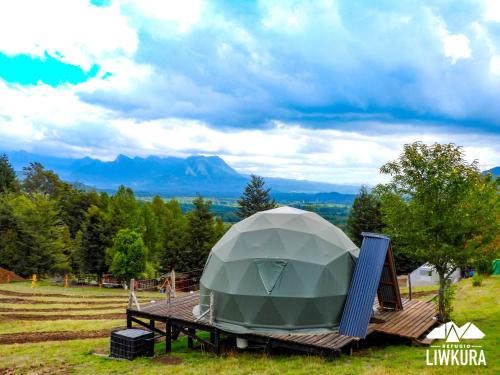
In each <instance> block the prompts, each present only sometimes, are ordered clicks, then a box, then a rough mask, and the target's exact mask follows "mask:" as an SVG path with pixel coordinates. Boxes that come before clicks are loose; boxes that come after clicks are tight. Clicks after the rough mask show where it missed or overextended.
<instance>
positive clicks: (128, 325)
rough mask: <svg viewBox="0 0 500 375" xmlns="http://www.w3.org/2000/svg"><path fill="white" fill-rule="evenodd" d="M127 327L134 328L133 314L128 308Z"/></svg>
mask: <svg viewBox="0 0 500 375" xmlns="http://www.w3.org/2000/svg"><path fill="white" fill-rule="evenodd" d="M127 328H132V315H131V314H130V311H128V310H127Z"/></svg>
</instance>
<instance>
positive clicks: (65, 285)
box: [64, 274, 69, 288]
mask: <svg viewBox="0 0 500 375" xmlns="http://www.w3.org/2000/svg"><path fill="white" fill-rule="evenodd" d="M68 281H69V280H68V274H66V275H64V287H65V288H67V287H68V286H69V285H68Z"/></svg>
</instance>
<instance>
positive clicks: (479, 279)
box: [472, 273, 484, 286]
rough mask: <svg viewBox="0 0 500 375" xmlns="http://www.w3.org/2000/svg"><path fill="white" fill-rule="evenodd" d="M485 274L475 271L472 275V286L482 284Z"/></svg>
mask: <svg viewBox="0 0 500 375" xmlns="http://www.w3.org/2000/svg"><path fill="white" fill-rule="evenodd" d="M483 280H484V276H483V275H480V274H478V273H475V274H474V276H472V286H481V285H482V284H483Z"/></svg>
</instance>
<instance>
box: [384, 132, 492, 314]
mask: <svg viewBox="0 0 500 375" xmlns="http://www.w3.org/2000/svg"><path fill="white" fill-rule="evenodd" d="M380 170H381V173H383V174H388V175H390V176H391V177H392V179H391V181H390V182H389V183H387V184H384V185H380V186H378V187H377V193H378V194H379V195H380V197H381V201H382V206H381V207H382V218H383V222H384V225H385V231H386V233H388V234H389V235H391V236H392V238H393V239H394V240H395V241H397V243H398V246H399V247H400V248H401V250H402V251H404V252H405V253H406V254H407V255H408V256H409V257H411V258H412V259H414V260H419V261H421V262H429V263H431V264H432V265H433V266H434V267H435V269H436V271H437V273H438V275H439V301H438V317H439V320H441V321H444V320H447V319H449V316H448V315H449V314H448V308H447V306H446V305H445V292H446V289H447V288H448V286H449V281H448V280H449V276H450V275H451V273H452V272H453V271H455V269H456V268H457V267H460V266H464V265H466V264H467V263H469V262H470V261H471V259H472V258H473V251H472V249H471V247H470V246H467V245H468V243H469V241H470V240H472V239H473V238H474V237H475V236H477V235H478V234H479V233H481V232H482V228H481V227H480V226H478V225H477V223H476V220H477V219H478V218H480V217H483V216H484V215H489V216H490V217H492V218H494V217H496V216H495V215H492V214H491V210H492V209H497V210H498V199H495V202H496V203H495V205H494V206H493V207H489V208H488V207H482V209H484V210H486V211H487V212H483V213H481V215H480V216H479V215H478V211H477V209H476V207H475V206H476V204H477V203H478V201H479V200H480V199H479V197H478V191H479V190H481V189H482V187H484V184H485V182H484V179H483V177H482V176H481V174H480V172H479V169H478V166H477V162H476V161H474V162H472V163H469V162H467V161H466V160H465V159H464V155H463V152H462V149H461V148H460V147H457V146H455V145H453V144H444V145H442V144H437V143H436V144H433V145H430V146H428V145H425V144H423V143H421V142H415V143H413V144H408V145H405V146H404V152H403V154H402V155H401V156H400V157H399V158H398V159H397V160H395V161H392V162H389V163H387V164H385V165H384V166H382V167H381V169H380ZM490 194H497V193H496V192H495V191H493V190H492V191H491V193H490Z"/></svg>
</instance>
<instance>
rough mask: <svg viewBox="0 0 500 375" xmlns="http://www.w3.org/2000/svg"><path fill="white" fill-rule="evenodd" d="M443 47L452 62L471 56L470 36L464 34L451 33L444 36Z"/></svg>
mask: <svg viewBox="0 0 500 375" xmlns="http://www.w3.org/2000/svg"><path fill="white" fill-rule="evenodd" d="M443 49H444V54H445V56H446V57H449V58H450V59H451V61H452V64H455V63H456V62H457V61H458V60H460V59H468V58H470V57H471V50H470V47H469V38H467V37H466V36H465V35H462V34H449V35H446V36H445V37H443Z"/></svg>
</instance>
